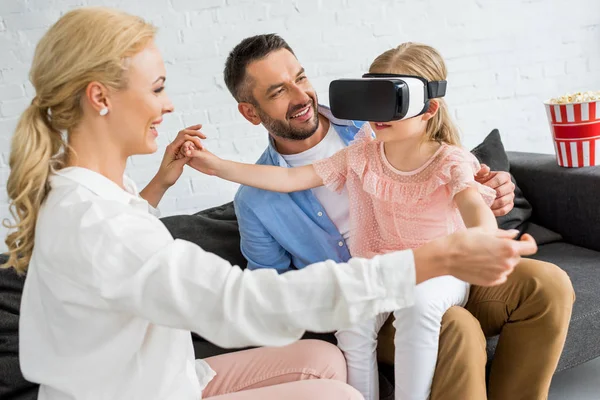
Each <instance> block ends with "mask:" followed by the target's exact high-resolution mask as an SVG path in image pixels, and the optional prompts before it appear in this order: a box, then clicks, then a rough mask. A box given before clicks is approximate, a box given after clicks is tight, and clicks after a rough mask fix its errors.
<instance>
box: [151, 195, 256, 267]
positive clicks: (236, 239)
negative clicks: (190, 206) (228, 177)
mask: <svg viewBox="0 0 600 400" xmlns="http://www.w3.org/2000/svg"><path fill="white" fill-rule="evenodd" d="M161 221H162V222H163V223H164V224H165V226H166V227H167V229H168V230H169V232H171V235H172V236H173V237H174V238H176V239H184V240H187V241H190V242H193V243H195V244H197V245H198V246H200V247H202V248H203V249H204V250H206V251H208V252H211V253H215V254H216V255H218V256H219V257H221V258H224V259H225V260H227V261H229V262H230V263H231V264H232V265H238V266H239V267H240V268H242V269H244V268H246V264H247V263H246V259H245V258H244V256H243V255H242V252H241V250H240V233H239V230H238V224H237V219H236V216H235V210H234V207H233V202H229V203H227V204H223V205H221V206H218V207H213V208H209V209H207V210H203V211H200V212H198V213H196V214H193V215H175V216H171V217H165V218H161Z"/></svg>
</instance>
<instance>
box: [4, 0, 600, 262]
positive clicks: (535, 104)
mask: <svg viewBox="0 0 600 400" xmlns="http://www.w3.org/2000/svg"><path fill="white" fill-rule="evenodd" d="M92 5H93V6H96V5H104V6H112V7H118V8H121V9H123V10H126V11H128V12H132V13H136V14H139V15H141V16H143V17H145V18H147V19H148V20H150V21H152V22H153V23H154V24H155V25H157V26H158V28H159V34H158V38H157V43H158V45H159V47H160V48H161V50H162V51H163V56H164V58H165V63H166V67H167V73H168V77H169V78H168V81H167V91H168V93H169V95H170V96H171V98H172V100H173V103H174V105H175V108H176V112H175V113H174V114H172V115H169V116H167V117H166V118H165V122H164V123H163V125H162V126H161V129H160V131H161V136H160V137H159V140H158V143H159V153H158V154H155V155H152V156H144V157H134V158H133V159H132V160H131V162H130V163H129V164H128V168H127V172H128V174H130V175H131V176H132V177H133V179H134V180H135V181H136V182H137V184H138V185H139V186H140V187H143V186H144V185H145V184H146V183H147V182H148V180H149V179H150V178H151V176H152V175H153V173H154V172H155V171H156V169H157V168H158V165H159V163H160V160H161V158H162V152H163V151H164V147H165V146H166V145H167V144H168V142H169V140H171V139H172V138H173V137H174V136H175V134H176V133H177V131H178V130H179V129H181V128H183V127H184V126H187V125H193V124H197V123H202V124H204V132H205V133H206V134H207V135H208V136H209V138H210V139H209V140H208V141H207V143H206V144H207V146H208V147H209V148H210V149H211V150H212V151H214V152H215V153H217V154H218V155H220V156H223V157H229V158H232V159H236V160H241V161H246V162H253V161H254V160H256V159H257V158H258V157H259V156H260V154H261V152H262V150H263V149H264V147H265V145H266V143H267V135H266V132H265V131H264V130H263V129H262V128H261V127H254V126H252V125H251V124H250V123H248V122H246V121H245V120H244V119H243V118H242V117H241V116H240V115H239V113H238V111H237V107H236V103H235V102H234V100H233V99H232V97H231V96H230V95H229V93H228V92H227V90H226V88H225V85H224V83H223V75H222V73H223V66H224V62H225V59H226V57H227V54H228V52H229V51H230V50H231V48H232V47H233V46H234V45H235V44H237V43H238V42H239V41H240V40H242V39H243V38H245V37H247V36H250V35H253V34H258V33H271V32H275V33H278V34H280V35H281V36H282V37H283V38H285V39H286V40H287V41H288V42H289V44H290V45H291V46H292V48H293V49H294V50H295V52H296V55H297V56H298V58H299V59H300V61H301V62H302V63H303V65H304V66H305V68H306V70H307V73H308V74H309V78H310V79H311V81H312V83H313V85H314V86H315V88H316V89H317V91H318V93H319V94H320V100H321V101H322V102H324V103H327V102H328V85H329V82H330V81H331V80H332V79H335V78H338V77H353V76H359V75H360V74H361V73H363V72H364V71H365V69H367V68H368V66H369V64H370V62H371V61H372V60H373V59H374V58H375V57H376V56H377V55H378V54H379V53H381V52H382V51H384V50H386V49H388V48H390V47H392V46H396V45H398V44H400V43H402V42H404V41H419V42H424V43H427V44H431V45H433V46H434V47H436V48H437V49H439V50H440V52H441V53H442V54H443V55H444V56H445V57H446V60H447V64H448V69H449V87H448V95H447V100H448V103H449V106H450V108H451V110H452V114H453V115H454V116H455V117H456V119H457V122H458V124H459V125H460V127H461V131H462V133H463V143H464V145H465V146H467V147H473V146H475V145H477V144H478V143H479V142H480V141H481V140H482V139H483V138H484V137H485V135H486V134H487V133H488V132H490V131H491V130H492V129H494V128H498V129H500V132H501V134H502V137H503V140H504V143H505V146H506V147H507V148H508V149H509V150H521V151H533V152H545V153H552V152H553V151H554V150H553V145H552V141H551V139H550V132H549V129H548V126H547V120H546V115H545V111H544V107H543V104H542V102H543V101H544V100H546V99H547V98H549V97H552V96H555V95H561V94H564V93H566V92H571V91H579V90H600V46H598V43H599V41H600V2H599V1H598V0H571V1H559V0H506V1H502V2H500V1H493V2H492V1H482V0H460V1H458V0H457V1H446V0H425V1H419V2H417V1H395V2H392V1H389V0H372V1H369V2H367V1H364V0H294V1H288V0H263V1H252V0H0V154H1V158H0V177H1V178H2V181H1V182H0V190H1V191H2V193H1V194H0V217H6V216H8V206H7V204H6V202H7V198H6V197H7V196H6V178H7V176H8V173H9V167H8V154H9V150H10V138H11V136H12V134H13V130H14V127H15V126H16V123H17V119H18V116H19V113H20V112H21V111H22V110H23V109H24V108H25V107H26V105H27V104H28V102H29V101H31V98H32V97H33V95H34V90H33V88H32V87H31V84H30V83H29V82H28V75H27V74H28V70H29V68H30V64H31V58H32V55H33V51H34V48H35V44H36V43H37V41H38V40H39V38H40V37H41V36H42V35H43V34H44V32H45V30H46V29H47V28H48V27H49V26H50V25H51V24H52V23H53V22H54V21H56V19H57V18H58V17H59V16H60V15H62V14H64V13H65V12H66V11H68V10H71V9H73V8H74V7H79V6H92ZM236 187H237V186H236V185H234V184H231V183H228V182H225V181H221V180H219V179H217V178H214V177H207V176H203V175H201V174H199V173H196V172H195V171H193V170H186V171H185V172H184V175H183V176H182V178H181V180H180V181H179V182H178V183H177V184H176V185H175V186H174V187H173V188H172V189H171V190H169V192H167V194H166V196H165V199H164V200H163V203H162V204H161V211H162V214H163V215H172V214H178V213H191V212H195V211H199V210H201V209H204V208H207V207H211V206H215V205H218V204H222V203H225V202H228V201H230V200H231V199H232V198H233V194H234V193H235V190H236ZM5 233H6V232H5V231H4V228H2V231H1V234H2V236H3V237H4V235H5ZM0 247H2V250H4V248H3V246H2V245H0Z"/></svg>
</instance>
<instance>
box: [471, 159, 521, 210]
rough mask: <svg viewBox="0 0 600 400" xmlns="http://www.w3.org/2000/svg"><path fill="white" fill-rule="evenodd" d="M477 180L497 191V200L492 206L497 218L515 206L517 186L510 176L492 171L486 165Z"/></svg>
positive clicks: (478, 173) (482, 166)
mask: <svg viewBox="0 0 600 400" xmlns="http://www.w3.org/2000/svg"><path fill="white" fill-rule="evenodd" d="M475 180H476V181H477V182H479V183H481V184H482V185H485V186H488V187H490V188H492V189H494V190H495V191H496V200H494V203H493V204H492V207H491V208H492V211H493V212H494V215H495V216H496V217H502V216H504V215H506V214H508V213H509V212H510V210H512V209H513V207H514V206H515V184H514V183H512V180H511V179H510V174H509V173H508V172H504V171H490V167H488V166H487V165H485V164H482V165H481V169H480V170H479V172H477V175H475Z"/></svg>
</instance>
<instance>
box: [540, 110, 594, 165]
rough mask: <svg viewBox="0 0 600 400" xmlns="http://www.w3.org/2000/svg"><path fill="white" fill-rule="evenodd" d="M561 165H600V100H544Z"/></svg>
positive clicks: (557, 156) (557, 157) (557, 158)
mask: <svg viewBox="0 0 600 400" xmlns="http://www.w3.org/2000/svg"><path fill="white" fill-rule="evenodd" d="M544 104H545V106H546V113H547V114H548V121H549V122H550V130H551V131H552V136H553V138H554V148H555V150H556V160H557V161H558V165H560V166H561V167H568V168H580V167H589V166H595V165H600V101H598V100H596V101H589V102H581V103H566V104H554V103H550V102H545V103H544Z"/></svg>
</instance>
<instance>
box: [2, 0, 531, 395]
mask: <svg viewBox="0 0 600 400" xmlns="http://www.w3.org/2000/svg"><path fill="white" fill-rule="evenodd" d="M154 35H155V29H154V28H153V27H152V26H151V25H149V24H147V23H146V22H144V21H143V20H141V19H139V18H137V17H134V16H131V15H128V14H125V13H122V12H118V11H113V10H109V9H102V8H91V9H79V10H75V11H71V12H69V13H67V14H65V15H64V16H62V17H61V18H60V20H59V21H58V22H57V23H56V24H55V25H54V26H52V27H51V28H50V30H49V31H48V32H47V33H46V34H45V35H44V37H43V38H42V39H41V41H40V42H39V44H38V45H37V48H36V51H35V56H34V59H33V65H32V68H31V81H32V83H33V86H34V88H35V91H36V96H35V98H34V99H33V101H32V103H31V105H30V106H29V107H28V108H27V110H25V112H24V113H23V115H22V116H21V118H20V121H19V123H18V126H17V129H16V132H15V133H14V138H13V143H12V149H11V155H10V167H11V175H10V177H9V181H8V192H9V196H10V198H11V209H12V211H13V214H14V217H15V219H16V223H15V225H14V226H13V228H14V231H13V232H12V233H11V234H10V235H9V236H8V237H7V240H6V243H7V245H8V247H9V251H10V259H9V261H8V264H7V265H8V266H11V267H14V268H15V269H16V270H17V271H19V272H22V273H25V272H27V276H26V281H25V288H24V292H23V297H22V303H21V319H20V330H19V334H20V363H21V369H22V371H23V374H24V376H25V378H26V379H28V380H30V381H32V382H36V383H39V384H40V385H41V386H40V391H39V398H40V399H44V400H50V399H78V400H80V399H167V398H168V399H198V398H201V397H204V398H207V397H213V396H214V397H218V398H220V399H223V400H225V399H227V400H236V399H238V400H239V399H275V398H278V399H280V398H285V399H301V398H311V399H333V398H335V399H343V398H348V399H355V398H359V397H360V395H359V394H358V392H356V391H355V390H354V389H352V388H351V387H350V386H348V385H346V384H345V383H344V381H345V379H346V366H345V364H344V360H343V357H342V355H341V353H340V352H339V350H337V348H336V347H334V346H333V345H329V344H326V343H321V342H318V341H300V342H296V343H294V344H291V343H293V342H294V341H296V340H297V339H298V338H300V337H301V336H302V334H303V332H304V331H305V330H307V329H309V330H313V331H332V330H335V329H340V328H344V327H349V326H352V325H353V324H355V323H357V322H359V321H361V320H366V319H370V318H373V317H375V316H376V315H377V314H379V313H382V312H389V311H392V310H395V309H400V308H402V307H407V306H410V305H412V303H413V291H414V287H415V283H419V282H422V281H425V280H427V279H430V278H433V277H436V276H441V275H448V274H451V275H454V276H456V277H458V278H460V279H463V280H465V281H470V282H473V283H477V284H481V285H492V284H497V283H499V282H502V281H504V280H505V279H506V276H507V274H509V273H510V272H511V271H512V269H513V268H514V265H515V263H516V262H518V260H519V257H520V255H521V254H528V253H531V252H533V251H535V244H534V243H525V242H514V241H512V240H510V237H512V236H513V235H514V233H510V232H508V233H507V232H497V233H495V234H488V233H484V232H482V231H478V230H470V231H467V232H464V233H462V234H460V235H453V236H449V237H446V238H444V239H441V240H438V241H436V242H433V243H432V244H428V245H426V246H423V247H422V248H420V249H417V250H414V251H404V252H397V253H392V254H388V255H385V256H379V257H376V258H374V259H372V260H367V259H353V260H350V261H349V262H348V263H347V264H340V265H338V264H335V263H333V262H331V261H326V262H322V263H319V264H316V265H313V266H310V267H307V268H305V269H303V270H302V271H294V272H291V273H288V274H285V275H278V274H277V273H276V272H275V271H270V270H269V271H256V272H250V271H241V270H240V268H238V267H232V266H231V265H230V264H229V263H227V262H226V261H225V260H223V259H221V258H219V257H217V256H216V255H214V254H210V253H207V252H205V251H203V250H202V249H201V248H199V247H198V246H196V245H194V244H192V243H189V242H186V241H182V240H174V239H173V237H172V236H171V235H170V234H169V232H168V231H167V230H166V228H165V227H164V226H163V225H162V223H161V222H160V220H159V219H157V218H156V216H155V215H153V214H154V207H156V206H157V205H158V203H159V201H160V199H161V197H162V195H163V194H164V193H165V191H166V190H167V189H168V187H169V186H170V185H172V184H173V183H174V182H175V181H176V180H177V179H178V178H179V176H180V175H181V172H182V169H183V167H184V164H185V163H186V162H188V161H189V159H187V158H185V157H184V158H180V157H179V156H178V154H179V153H180V150H181V149H180V148H181V145H182V144H183V143H184V142H185V141H186V140H191V141H193V142H194V143H196V144H197V145H198V146H200V143H199V138H202V137H203V135H202V134H201V133H200V132H199V128H200V126H193V127H190V128H188V129H184V130H182V131H181V132H179V134H178V136H177V138H176V139H175V140H174V141H173V143H171V144H170V145H169V146H168V147H167V150H166V152H165V156H164V159H163V162H162V164H161V166H160V169H159V171H158V173H157V175H156V177H155V178H154V179H153V180H152V182H151V183H150V184H149V185H148V186H147V187H146V188H145V189H144V190H142V191H141V192H140V193H139V194H138V192H137V191H136V188H135V186H134V185H133V183H132V182H131V181H130V180H129V179H127V178H126V177H124V172H125V165H126V160H127V158H128V157H130V156H132V155H137V154H149V153H153V152H155V151H156V149H157V146H156V142H155V139H156V136H157V135H158V133H157V126H158V125H160V123H161V121H162V118H163V115H164V114H167V113H169V112H171V111H173V106H172V104H171V102H170V101H169V98H168V97H167V95H166V93H165V90H164V88H165V80H166V74H165V67H164V65H163V62H162V59H161V56H160V53H159V52H158V50H157V49H156V47H155V45H154V41H153V39H154ZM482 236H485V237H486V238H488V240H487V241H483V240H481V237H482ZM482 242H483V244H482ZM190 331H195V332H197V333H198V334H200V335H202V336H203V337H205V338H206V339H208V340H210V341H212V342H214V343H216V344H218V345H220V346H224V347H241V346H249V345H272V346H283V347H273V348H262V349H255V350H249V351H245V352H239V353H230V354H227V355H224V356H218V357H213V358H209V359H207V360H194V351H193V347H192V342H191V337H190ZM314 378H322V379H314Z"/></svg>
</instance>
